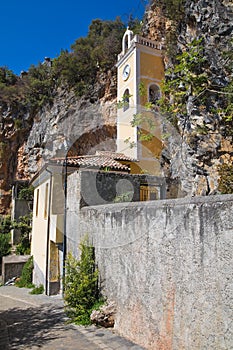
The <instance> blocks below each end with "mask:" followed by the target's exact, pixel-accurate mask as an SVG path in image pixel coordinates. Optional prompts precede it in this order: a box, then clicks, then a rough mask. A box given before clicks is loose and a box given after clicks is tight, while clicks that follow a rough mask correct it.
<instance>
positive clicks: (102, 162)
mask: <svg viewBox="0 0 233 350" xmlns="http://www.w3.org/2000/svg"><path fill="white" fill-rule="evenodd" d="M51 163H53V164H57V165H62V164H63V163H64V158H53V159H51ZM67 165H68V166H74V167H90V168H99V169H103V168H110V169H114V170H124V171H129V170H130V169H129V167H128V166H126V165H124V164H121V163H120V162H118V161H117V160H115V159H113V158H111V157H106V156H101V155H90V156H89V155H86V156H79V157H68V158H67Z"/></svg>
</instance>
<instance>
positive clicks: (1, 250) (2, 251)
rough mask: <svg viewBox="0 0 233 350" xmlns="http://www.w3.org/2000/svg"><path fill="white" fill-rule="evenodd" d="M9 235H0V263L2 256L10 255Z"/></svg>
mask: <svg viewBox="0 0 233 350" xmlns="http://www.w3.org/2000/svg"><path fill="white" fill-rule="evenodd" d="M10 238H11V235H10V233H0V261H1V259H2V257H3V256H6V255H8V254H10V251H11V245H10Z"/></svg>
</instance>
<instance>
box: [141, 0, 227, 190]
mask: <svg viewBox="0 0 233 350" xmlns="http://www.w3.org/2000/svg"><path fill="white" fill-rule="evenodd" d="M162 2H163V1H162ZM158 3H159V1H154V2H153V3H152V6H151V7H150V8H149V10H148V11H147V16H146V21H145V27H144V32H145V35H147V36H149V37H150V38H151V39H154V40H161V38H162V37H166V38H168V37H169V35H170V29H171V28H172V24H174V23H172V20H171V16H169V18H168V16H166V12H164V11H162V10H161V6H160V7H159V8H158V6H159V5H158ZM174 18H176V16H175V14H174ZM173 28H174V26H173ZM232 34H233V3H232V1H231V0H225V1H222V0H197V1H191V0H186V1H185V7H184V14H183V16H182V19H181V20H180V21H179V22H178V24H176V32H175V35H176V45H175V46H174V47H175V51H176V53H177V54H181V53H182V52H184V51H185V50H186V49H187V45H188V44H189V43H191V42H192V41H193V40H194V39H200V38H202V46H203V47H204V49H203V52H204V58H205V59H206V61H207V62H208V64H207V65H206V73H207V74H208V79H209V86H210V90H218V91H219V90H220V89H221V87H225V86H226V85H227V83H228V82H229V80H230V79H232V77H231V76H230V74H231V73H230V74H229V70H228V69H227V65H229V63H230V62H229V60H228V61H227V59H226V58H224V56H223V52H224V51H226V50H229V51H232V46H231V45H232ZM174 47H173V49H174ZM174 57H175V53H174V52H173V56H169V52H168V51H166V52H165V53H164V66H165V75H166V78H167V79H170V76H168V74H167V73H166V68H170V67H173V64H174V62H175V61H174ZM172 78H175V77H174V76H173V77H172ZM222 96H223V95H221V94H219V93H214V91H209V95H208V99H207V100H206V101H204V103H203V104H202V105H200V103H197V100H196V99H195V98H193V95H192V91H191V90H190V91H189V92H188V93H187V98H186V99H187V103H186V115H182V114H178V113H177V116H176V118H177V125H176V127H174V125H168V124H167V123H166V121H165V120H164V126H163V128H164V130H163V131H164V133H165V134H166V135H169V136H167V137H166V138H165V139H164V150H163V152H162V158H161V166H162V169H163V171H164V175H165V176H166V177H167V179H168V183H169V184H170V194H169V193H168V197H169V196H171V197H174V196H176V195H178V196H195V195H208V194H215V193H216V192H217V191H218V179H219V174H218V167H219V165H220V164H222V163H225V162H226V163H228V164H232V161H233V143H232V130H233V125H232V123H231V125H230V124H229V123H228V124H227V125H226V123H225V122H224V120H223V118H222V115H221V113H220V112H218V111H219V110H220V109H221V107H222V100H223V98H222Z"/></svg>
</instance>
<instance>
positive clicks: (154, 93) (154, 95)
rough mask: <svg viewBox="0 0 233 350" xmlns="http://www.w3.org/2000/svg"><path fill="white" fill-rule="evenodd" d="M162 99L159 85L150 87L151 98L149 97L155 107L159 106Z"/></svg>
mask: <svg viewBox="0 0 233 350" xmlns="http://www.w3.org/2000/svg"><path fill="white" fill-rule="evenodd" d="M160 97H161V91H160V88H159V86H158V85H157V84H151V85H150V86H149V96H148V100H149V102H150V103H152V104H153V105H157V103H158V100H159V99H160Z"/></svg>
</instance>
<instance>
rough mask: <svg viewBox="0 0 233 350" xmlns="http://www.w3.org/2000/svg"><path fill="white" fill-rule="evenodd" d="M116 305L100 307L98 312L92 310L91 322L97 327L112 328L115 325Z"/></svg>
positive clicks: (112, 303)
mask: <svg viewBox="0 0 233 350" xmlns="http://www.w3.org/2000/svg"><path fill="white" fill-rule="evenodd" d="M115 314H116V304H115V303H114V302H113V301H112V302H108V303H107V304H105V305H103V306H101V307H100V309H99V310H93V311H92V313H91V322H92V323H94V324H96V325H97V326H102V327H105V328H109V327H113V326H114V323H115V317H114V316H115Z"/></svg>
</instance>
